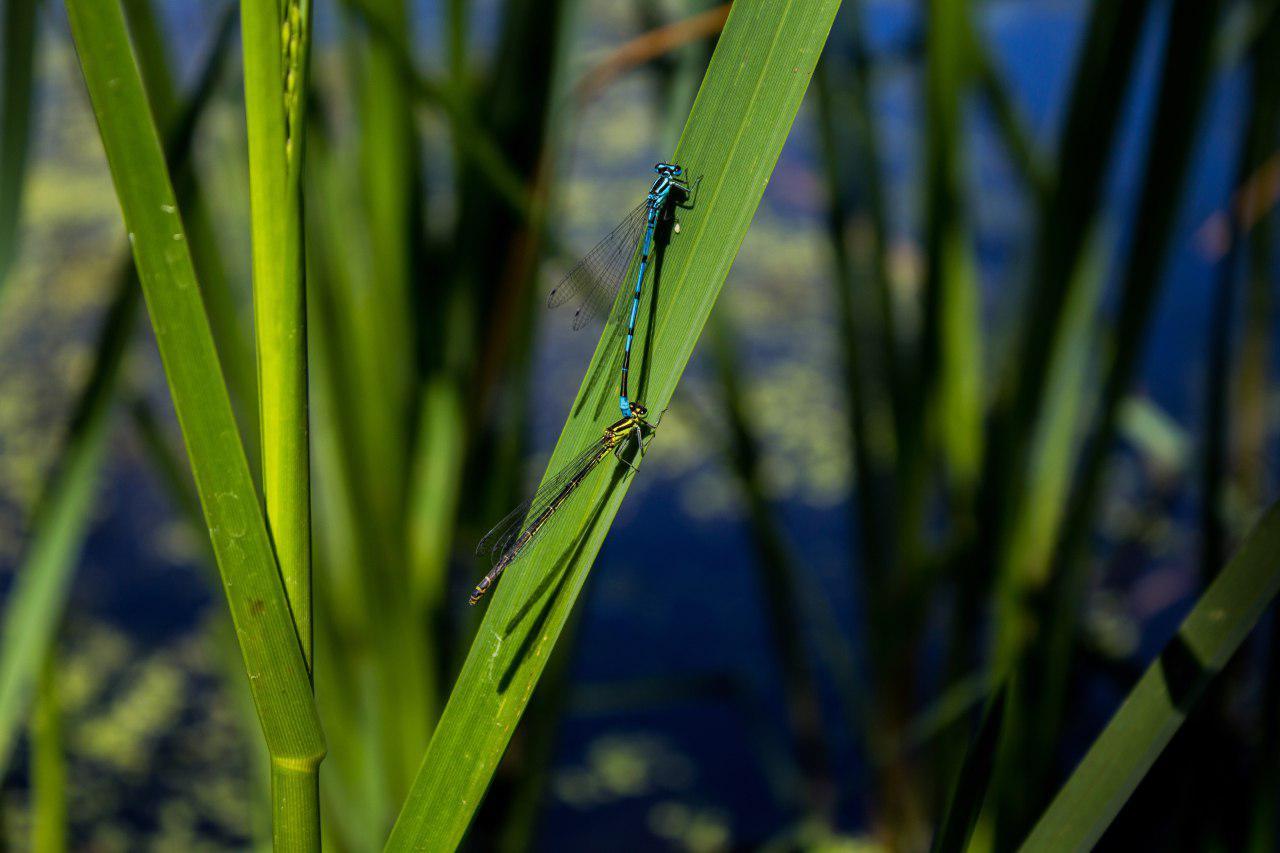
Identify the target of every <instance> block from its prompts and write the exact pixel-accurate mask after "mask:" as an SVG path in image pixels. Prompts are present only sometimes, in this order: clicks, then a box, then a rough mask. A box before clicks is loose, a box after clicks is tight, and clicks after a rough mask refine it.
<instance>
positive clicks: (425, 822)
mask: <svg viewBox="0 0 1280 853" xmlns="http://www.w3.org/2000/svg"><path fill="white" fill-rule="evenodd" d="M839 5H840V4H839V0H803V2H802V0H792V2H786V3H777V2H774V3H766V2H763V0H740V1H739V2H738V3H735V4H734V6H733V10H732V12H731V13H730V16H729V19H728V21H727V22H726V24H725V28H724V32H723V34H722V35H721V37H720V40H719V43H718V44H717V46H716V51H715V53H714V55H713V56H712V60H711V64H710V67H709V68H708V70H707V74H706V77H705V78H704V80H703V83H702V87H701V89H700V90H699V93H698V96H697V99H696V101H695V103H694V106H693V110H692V112H691V114H690V116H689V120H688V122H687V124H686V125H685V129H684V133H683V135H682V137H681V142H680V144H679V146H678V148H677V150H676V153H675V157H674V162H676V163H679V164H680V165H681V166H683V167H684V168H685V170H686V176H687V177H688V179H689V181H690V183H691V185H692V186H693V188H694V191H693V196H692V199H691V203H692V207H691V209H689V210H686V211H683V212H682V213H681V214H680V217H679V219H680V222H681V226H682V227H681V231H680V233H679V234H677V235H675V236H674V237H673V239H672V240H671V242H670V245H669V247H667V249H666V250H665V252H663V251H660V252H659V253H658V254H657V256H656V258H657V259H656V261H655V263H656V266H657V272H656V276H655V280H654V283H653V284H652V285H650V286H647V292H648V294H649V296H648V301H646V302H645V305H644V306H643V307H642V317H641V319H640V321H639V323H638V324H637V329H636V351H635V352H636V355H638V358H639V360H640V362H641V363H640V366H639V368H636V367H635V362H634V361H633V373H632V377H633V379H634V380H635V386H634V387H635V389H636V393H635V394H634V395H633V396H634V398H635V399H637V400H640V401H641V402H643V403H645V404H647V405H648V407H649V410H650V412H651V413H652V415H653V417H657V416H658V414H659V413H661V412H662V411H663V410H664V409H665V407H666V406H667V404H668V403H669V401H670V400H671V397H672V395H673V393H674V392H675V388H676V385H677V383H678V381H679V378H680V376H681V374H682V373H683V371H684V368H685V366H686V365H687V363H688V361H689V358H690V356H691V355H692V353H693V350H694V347H695V346H696V344H697V341H698V338H699V336H700V334H701V332H702V329H703V326H704V325H705V324H706V321H707V318H708V317H709V316H710V313H711V308H712V306H713V305H714V304H715V300H716V297H717V296H718V295H719V292H720V288H721V286H722V285H723V284H724V281H725V278H726V277H727V275H728V273H729V268H730V267H731V266H732V264H733V260H734V258H735V256H736V255H737V252H738V248H739V246H740V245H741V243H742V240H743V238H744V237H745V236H746V232H747V228H748V227H749V226H750V224H751V219H752V217H753V216H754V215H755V212H756V208H757V207H758V206H759V203H760V199H761V197H762V195H763V193H764V189H765V186H766V185H767V183H768V181H769V177H770V175H771V174H772V171H773V167H774V165H775V163H776V162H777V159H778V155H779V154H780V152H781V150H782V145H783V142H784V141H785V140H786V137H787V134H788V133H789V131H790V129H791V125H792V123H793V121H794V119H795V116H796V113H797V111H798V110H799V107H800V101H801V99H802V98H803V96H804V92H805V90H806V88H807V87H808V83H809V79H810V77H811V76H812V74H813V69H814V66H815V65H816V63H817V60H818V56H819V54H820V53H821V50H822V47H823V44H824V43H825V41H826V37H827V33H828V32H829V31H830V28H831V23H832V20H833V19H834V17H835V13H836V10H837V9H838V8H839ZM642 301H644V300H642ZM645 309H647V310H645ZM650 316H653V317H656V320H655V321H654V322H653V323H652V324H650V323H649V317H650ZM608 338H609V336H608V335H606V336H605V337H604V338H603V339H602V342H601V344H600V346H599V347H598V348H597V350H596V353H595V357H594V358H593V360H592V364H591V366H590V367H589V368H588V370H587V374H586V376H587V378H586V380H585V381H584V383H583V386H582V388H581V389H580V391H579V393H578V399H577V402H576V403H575V405H574V407H573V410H572V411H573V414H572V415H571V416H570V418H569V421H568V423H567V424H566V426H565V429H564V431H563V432H562V434H561V437H560V440H559V442H558V443H557V445H556V450H555V452H554V453H553V454H552V459H551V463H550V465H549V466H548V471H550V472H553V473H554V472H555V471H557V470H559V468H560V467H561V466H562V465H564V464H566V463H567V462H568V461H569V459H571V458H572V457H573V456H574V455H575V454H576V453H577V452H578V451H580V450H581V449H582V448H583V447H585V446H587V445H588V444H589V443H590V442H592V441H594V440H595V439H596V438H598V437H599V435H600V432H601V429H602V428H603V426H604V425H605V424H607V423H609V422H611V421H612V420H613V419H614V418H615V417H616V416H617V415H616V409H617V390H618V389H617V384H616V383H617V372H616V370H615V369H614V368H613V367H612V365H613V364H614V360H615V358H616V357H617V355H618V353H617V352H616V351H615V348H614V347H613V346H612V345H611V343H610V342H609V340H608ZM659 431H660V430H659ZM605 468H606V466H604V465H602V466H601V467H600V468H598V469H597V470H596V471H595V472H594V473H592V474H591V475H590V477H589V478H588V480H587V482H586V483H585V484H584V485H583V486H581V487H580V488H579V490H578V492H577V493H575V495H574V496H573V497H572V498H570V501H569V502H568V503H567V504H566V505H565V506H564V508H562V509H561V510H559V511H558V512H557V513H556V516H554V517H553V520H552V521H551V522H550V525H549V527H548V529H547V530H545V531H544V532H543V533H542V534H540V535H539V536H538V538H537V539H536V540H534V543H533V544H532V545H530V546H529V548H528V549H527V550H526V553H525V554H523V555H522V556H521V558H520V560H519V561H518V563H517V564H516V565H513V566H512V569H511V571H510V572H509V573H508V575H507V576H506V577H504V579H503V581H502V583H501V584H499V588H498V589H497V590H496V592H495V593H494V594H493V595H494V597H493V601H492V602H491V604H490V606H489V610H488V612H487V613H486V615H485V619H484V622H483V624H482V625H481V626H480V630H479V632H478V634H477V639H476V641H475V643H474V644H473V645H472V647H471V651H470V653H469V654H468V656H467V659H466V662H465V663H464V664H463V668H462V672H461V674H460V675H459V678H458V681H457V684H456V685H455V687H454V690H453V693H452V695H451V696H450V699H449V703H448V705H447V706H446V708H445V710H444V713H443V715H442V717H441V720H440V723H439V725H438V727H437V729H436V733H435V736H434V737H433V739H432V741H431V744H430V746H429V747H428V749H427V753H426V756H425V757H424V759H423V763H422V766H421V768H420V770H419V772H418V776H417V779H416V780H415V782H414V786H413V788H412V790H411V791H410V794H409V797H408V799H407V800H406V802H405V805H404V808H403V809H402V811H401V814H400V818H399V820H398V821H397V823H396V826H395V828H394V830H393V832H392V835H391V838H390V840H389V841H388V845H387V849H389V850H407V849H420V850H450V849H453V848H454V847H455V846H456V845H457V844H458V843H459V842H460V840H461V839H462V836H463V834H464V833H465V831H466V828H467V825H468V824H469V823H470V821H471V818H472V816H473V814H474V813H475V809H476V807H477V806H478V804H479V801H480V800H481V798H482V797H483V795H484V791H485V789H486V787H487V786H488V783H489V779H490V777H491V775H492V773H493V770H494V768H495V767H496V765H497V763H498V760H499V759H500V758H501V756H502V752H503V750H504V749H505V748H506V744H507V742H508V740H509V739H510V737H511V733H512V731H513V729H514V727H515V725H516V723H517V721H518V720H519V717H520V715H521V713H522V712H523V710H524V708H525V706H526V705H527V703H528V701H529V697H530V695H531V694H532V692H533V688H534V686H535V684H536V683H537V680H538V677H539V676H540V675H541V673H542V670H543V669H544V667H545V666H546V662H547V660H548V658H549V657H550V651H551V647H552V645H553V644H554V643H555V641H556V639H557V638H558V637H559V634H560V632H561V630H562V629H563V627H564V624H565V621H566V619H567V618H568V616H569V612H570V610H571V609H572V607H573V604H574V600H575V599H576V597H577V594H578V592H579V590H580V589H581V587H582V584H583V582H584V581H585V579H586V574H587V572H588V571H589V569H590V567H591V564H592V562H593V561H594V560H595V556H596V553H597V552H598V551H599V548H600V545H601V544H602V542H603V540H604V537H605V535H606V533H607V531H608V527H609V525H610V523H611V522H612V520H613V517H614V515H615V514H616V512H617V510H618V507H619V506H620V504H621V502H622V499H623V497H624V495H625V492H626V486H627V484H628V481H629V477H630V476H631V475H630V472H629V470H628V469H626V468H625V467H622V466H615V470H613V471H607V470H605ZM618 468H620V469H621V470H616V469H618Z"/></svg>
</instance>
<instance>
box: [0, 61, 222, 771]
mask: <svg viewBox="0 0 1280 853" xmlns="http://www.w3.org/2000/svg"><path fill="white" fill-rule="evenodd" d="M226 47H227V42H226V41H225V39H222V38H219V39H218V40H217V41H216V43H215V46H214V50H213V52H212V53H211V55H210V57H209V60H208V63H207V66H206V69H205V71H204V73H202V74H201V76H200V79H201V81H208V80H209V79H211V78H212V77H213V76H214V74H215V73H216V72H215V70H214V69H216V68H217V67H219V66H220V65H221V61H222V60H221V57H222V55H223V54H224V53H225V51H226ZM211 94H212V87H211V86H209V85H206V84H205V83H201V84H198V85H197V86H196V87H195V90H194V91H193V92H192V94H191V96H190V98H189V99H188V102H187V104H186V107H185V108H184V109H183V111H182V113H181V114H180V116H179V118H178V119H177V120H175V122H174V123H173V126H172V129H171V131H170V134H169V140H168V142H169V146H168V147H169V158H170V160H171V162H172V163H173V164H174V165H175V168H178V169H181V168H183V165H184V164H185V163H186V161H187V159H188V157H189V155H190V152H191V142H192V137H193V134H194V130H195V126H196V122H197V119H198V117H199V116H200V115H201V114H202V113H203V112H204V108H205V107H206V106H207V105H208V103H209V99H210V95H211ZM138 296H139V290H138V281H137V277H136V276H135V274H134V269H133V259H132V258H128V259H127V260H126V261H125V263H124V266H123V268H122V269H121V270H120V272H119V274H118V276H117V284H116V292H115V294H114V296H113V297H112V299H111V303H110V305H109V306H108V308H107V310H106V312H105V315H104V318H103V322H102V327H101V330H100V331H99V334H98V342H97V346H96V348H95V353H94V358H93V369H92V372H91V374H90V376H89V378H88V379H87V381H86V382H85V385H84V388H83V389H82V390H81V392H80V398H79V400H77V402H76V404H75V408H74V409H73V411H72V417H71V420H70V424H69V426H68V432H67V438H66V440H65V444H64V446H63V449H62V452H61V454H60V458H59V462H58V468H57V470H56V471H55V472H54V474H53V476H52V477H51V478H50V480H49V482H48V485H47V486H46V489H45V492H44V493H43V494H42V495H41V497H40V500H39V502H38V504H37V505H36V508H35V511H34V512H33V514H32V515H33V519H32V526H31V532H30V535H29V541H28V544H27V546H26V555H25V556H24V559H23V563H22V565H21V566H19V568H18V571H17V578H18V580H17V581H16V582H15V585H14V588H13V591H12V594H11V595H10V596H9V599H8V601H7V603H6V607H5V614H4V627H3V629H2V630H3V632H4V633H3V637H4V643H3V646H0V773H2V772H3V770H4V768H5V767H6V766H7V765H8V761H9V757H10V749H11V747H12V744H13V737H14V733H15V731H16V728H17V725H18V723H19V721H20V720H21V718H22V716H23V714H25V712H26V705H27V701H28V698H29V696H30V693H31V685H32V684H33V683H34V680H35V677H36V673H35V667H36V665H37V664H38V663H39V661H40V660H42V659H43V658H44V656H45V654H46V653H47V649H48V647H49V646H50V644H51V641H52V638H53V635H54V626H56V625H57V624H58V623H59V621H60V619H61V614H62V611H63V609H64V608H65V606H66V598H67V592H68V589H69V585H70V580H71V575H72V572H73V570H74V569H75V561H76V557H77V556H78V554H79V550H80V543H81V541H82V540H83V538H84V535H85V529H86V527H87V524H88V515H89V510H90V501H91V499H92V496H93V491H94V486H95V483H96V480H97V476H98V470H99V469H100V468H101V463H102V448H103V446H104V445H105V443H106V440H107V436H108V434H109V432H110V430H109V428H108V426H109V425H108V421H109V418H108V415H109V411H110V408H111V404H112V401H113V399H114V397H115V391H116V387H117V386H118V384H119V376H120V372H121V366H122V364H123V362H124V360H125V356H126V353H127V349H128V342H129V336H130V331H131V329H132V328H133V317H134V313H135V311H136V309H137V304H138Z"/></svg>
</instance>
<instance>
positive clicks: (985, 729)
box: [932, 687, 1005, 853]
mask: <svg viewBox="0 0 1280 853" xmlns="http://www.w3.org/2000/svg"><path fill="white" fill-rule="evenodd" d="M1004 705H1005V689H1004V687H1001V688H1000V689H999V690H998V691H997V692H996V694H995V695H994V696H992V697H991V702H990V703H989V704H988V705H987V709H986V710H985V711H984V712H983V714H982V722H981V723H980V724H979V725H978V731H977V732H976V733H975V734H974V737H973V740H972V741H971V742H970V744H969V748H968V750H967V751H966V753H965V757H964V764H962V765H961V766H960V773H959V774H958V775H957V776H956V781H955V784H954V785H953V786H952V788H951V799H950V801H949V802H948V803H947V807H946V810H945V812H944V814H943V818H942V825H941V826H939V827H938V832H937V834H936V835H935V836H934V839H933V847H932V850H933V853H962V851H964V850H965V849H966V848H967V847H968V846H969V838H970V837H971V836H972V835H973V829H974V827H975V826H977V824H978V815H980V814H981V813H982V802H983V800H985V799H986V796H987V786H988V785H989V784H990V783H991V771H992V769H993V766H994V765H995V758H996V747H997V745H998V744H999V742H1000V729H1001V726H1002V725H1003V723H1004Z"/></svg>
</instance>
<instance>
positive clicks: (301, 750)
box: [67, 0, 325, 819]
mask: <svg viewBox="0 0 1280 853" xmlns="http://www.w3.org/2000/svg"><path fill="white" fill-rule="evenodd" d="M67 12H68V18H69V20H70V23H71V32H72V36H73V38H74V40H75V44H76V50H77V52H78V54H79V57H80V65H81V69H82V71H83V73H84V79H85V83H86V84H87V86H88V89H89V96H90V100H91V101H92V104H93V109H94V114H95V115H96V117H97V120H98V127H99V131H100V134H101V137H102V142H103V148H104V149H105V151H106V155H107V162H108V165H109V166H110V169H111V175H112V179H113V181H114V183H115V187H116V195H117V197H118V199H119V201H120V206H121V209H122V212H123V214H124V221H125V227H126V229H127V230H128V232H129V236H130V242H131V244H132V246H133V252H134V260H135V261H136V264H137V269H138V277H139V279H140V281H141V283H142V291H143V295H144V297H145V298H146V302H147V309H148V312H149V314H150V316H151V321H152V327H153V329H154V331H155V337H156V343H157V345H158V347H159V350H160V357H161V361H162V362H163V364H164V368H165V375H166V378H167V379H168V383H169V390H170V394H171V396H172V398H173V403H174V409H175V410H176V412H177V415H178V423H179V425H180V427H181V429H182V434H183V438H184V440H185V442H186V446H187V454H188V456H189V457H190V460H191V467H192V472H193V473H194V475H195V482H196V489H197V492H198V493H199V495H200V503H201V507H202V509H203V511H204V517H205V524H206V526H207V527H208V530H209V536H210V539H211V541H212V544H213V550H214V554H215V556H216V558H217V562H218V570H219V572H220V574H221V576H222V581H223V588H224V591H225V593H226V596H227V603H228V606H229V608H230V611H231V616H232V620H233V622H234V624H235V628H236V636H237V639H238V640H239V642H240V650H241V654H242V656H243V658H244V664H245V670H246V673H247V674H248V677H249V684H250V688H251V690H252V692H253V698H254V704H255V706H256V707H257V710H258V718H259V721H260V722H261V723H262V729H263V736H264V738H265V740H266V744H267V749H268V751H269V752H270V754H271V758H272V763H273V765H280V766H283V767H284V768H286V769H288V770H294V769H299V768H303V767H307V768H312V769H313V770H314V768H316V767H318V765H319V763H320V760H321V759H322V758H323V757H324V751H325V746H324V735H323V734H322V732H321V729H320V720H319V717H318V715H317V713H316V707H315V702H314V699H313V697H312V695H311V684H310V678H309V672H308V668H307V662H306V659H305V657H304V656H303V653H302V648H301V646H300V644H299V641H298V633H297V630H296V629H295V627H294V623H293V619H292V616H291V614H290V611H289V603H288V600H287V598H286V595H285V591H284V586H283V583H282V582H281V579H280V572H279V569H278V567H277V565H276V561H275V555H274V553H273V551H272V548H271V542H270V539H269V537H268V534H267V527H266V520H265V518H264V517H263V514H262V510H261V507H260V505H259V503H258V498H257V495H256V494H255V492H254V489H253V483H252V480H251V479H250V476H249V465H248V462H247V460H246V459H245V455H244V448H243V446H242V445H241V443H240V440H239V437H238V434H237V432H236V425H235V416H234V415H233V413H232V410H231V401H230V398H229V397H228V395H227V389H226V385H225V383H224V382H223V378H222V371H221V368H220V367H219V365H218V358H217V353H216V351H215V350H214V346H213V338H212V334H211V333H210V330H209V321H208V318H207V316H206V315H205V313H204V306H203V303H202V301H201V297H200V290H199V285H198V283H197V281H196V276H195V271H194V268H193V267H192V263H191V255H190V252H189V251H188V248H187V244H186V239H185V235H184V233H183V231H182V223H181V220H180V218H179V216H178V210H177V203H176V199H175V198H174V194H173V188H172V185H171V184H170V181H169V175H168V171H167V169H166V167H165V162H164V155H163V152H162V151H161V147H160V140H159V135H158V134H157V132H156V128H155V125H154V123H153V122H152V119H151V114H150V112H149V109H148V105H147V100H146V95H145V93H144V91H143V87H142V79H141V76H140V74H139V72H138V67H137V64H136V63H135V61H134V57H133V54H132V50H131V46H130V41H129V35H128V32H127V30H126V27H125V22H124V16H123V14H122V13H121V9H120V6H119V4H118V3H117V2H104V0H69V2H68V3H67ZM291 805H292V806H293V807H297V808H305V807H306V804H305V803H293V804H291ZM317 819H318V816H317Z"/></svg>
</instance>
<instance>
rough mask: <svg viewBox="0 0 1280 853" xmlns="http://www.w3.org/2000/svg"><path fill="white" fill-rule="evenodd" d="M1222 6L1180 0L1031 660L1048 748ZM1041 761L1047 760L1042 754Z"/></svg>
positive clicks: (1205, 88)
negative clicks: (1098, 510) (1096, 390)
mask: <svg viewBox="0 0 1280 853" xmlns="http://www.w3.org/2000/svg"><path fill="white" fill-rule="evenodd" d="M1221 7H1222V3H1221V2H1210V0H1177V2H1175V3H1174V5H1173V7H1172V11H1171V19H1170V27H1169V36H1168V41H1167V43H1166V45H1165V54H1164V71H1163V75H1164V76H1163V79H1162V81H1161V84H1160V93H1159V102H1158V106H1157V110H1156V116H1155V120H1154V123H1153V125H1152V128H1151V136H1150V144H1149V146H1148V161H1147V166H1146V172H1145V174H1144V175H1143V187H1142V195H1141V201H1140V205H1139V208H1138V211H1137V214H1136V219H1135V222H1136V223H1137V226H1136V230H1135V232H1134V235H1133V242H1132V246H1131V248H1130V254H1129V258H1128V264H1127V266H1126V269H1125V272H1124V274H1123V279H1122V280H1123V282H1124V287H1123V291H1122V293H1121V298H1120V305H1119V309H1118V313H1117V317H1116V321H1115V325H1114V327H1113V328H1112V329H1111V330H1110V345H1111V350H1112V351H1111V354H1110V357H1109V358H1108V359H1106V363H1105V365H1104V371H1105V376H1104V379H1103V384H1102V391H1101V394H1100V398H1101V399H1100V402H1099V404H1098V415H1097V421H1096V425H1095V427H1094V429H1093V430H1092V434H1091V435H1090V436H1089V440H1088V442H1087V443H1086V445H1085V450H1084V453H1083V456H1082V458H1081V461H1080V464H1079V469H1078V472H1077V474H1076V481H1075V483H1074V485H1073V488H1072V491H1071V494H1070V497H1069V499H1068V503H1067V508H1066V510H1065V515H1064V518H1063V522H1062V527H1061V530H1060V531H1059V533H1058V537H1057V547H1056V548H1055V549H1054V552H1053V564H1052V567H1051V570H1050V584H1051V587H1050V590H1049V594H1048V595H1047V596H1046V597H1045V599H1044V602H1045V603H1048V602H1052V603H1053V606H1052V607H1051V608H1050V609H1049V612H1048V613H1047V614H1045V621H1044V628H1043V634H1042V640H1043V642H1042V645H1041V647H1040V648H1039V649H1038V652H1039V654H1040V655H1042V656H1041V657H1040V658H1039V660H1036V661H1032V662H1030V663H1029V667H1030V668H1031V669H1032V670H1034V671H1035V673H1036V680H1037V683H1038V684H1039V685H1040V686H1041V688H1042V689H1038V690H1036V691H1034V693H1035V696H1036V700H1035V701H1036V702H1037V703H1038V705H1039V711H1038V712H1035V713H1033V716H1032V717H1031V719H1033V720H1034V721H1035V722H1034V725H1033V728H1034V727H1042V728H1040V735H1041V739H1040V743H1041V747H1043V746H1044V745H1045V744H1049V743H1054V742H1056V741H1057V732H1056V726H1057V722H1058V720H1059V719H1060V717H1061V713H1062V711H1063V705H1062V699H1063V696H1064V695H1065V690H1066V680H1067V675H1068V670H1069V667H1070V659H1071V651H1072V643H1073V639H1074V635H1075V626H1076V620H1077V619H1078V618H1079V615H1080V611H1081V606H1080V604H1081V601H1082V598H1083V590H1084V585H1085V582H1086V580H1087V578H1088V572H1087V569H1088V561H1087V560H1085V559H1083V556H1084V555H1083V551H1084V549H1085V547H1086V543H1087V541H1088V532H1089V529H1090V527H1091V522H1092V519H1093V518H1094V514H1095V504H1096V502H1097V498H1098V495H1099V492H1100V490H1101V487H1102V485H1103V479H1104V474H1105V469H1106V461H1107V459H1108V458H1110V452H1111V448H1112V440H1113V438H1114V436H1115V432H1116V427H1117V424H1118V422H1119V417H1120V413H1121V403H1122V402H1123V400H1124V397H1125V395H1126V393H1127V392H1128V390H1129V387H1130V384H1131V382H1132V380H1133V375H1134V373H1135V371H1136V370H1137V367H1138V362H1139V358H1140V356H1141V355H1142V351H1143V349H1142V345H1143V342H1144V341H1145V338H1146V330H1147V327H1148V325H1149V323H1150V320H1151V317H1152V315H1153V313H1154V312H1153V310H1152V309H1153V307H1154V306H1155V304H1156V299H1157V297H1158V295H1159V293H1160V291H1161V285H1162V284H1163V282H1164V277H1163V276H1162V272H1163V270H1164V267H1165V262H1166V255H1167V252H1168V248H1169V239H1170V236H1171V234H1172V229H1173V225H1174V222H1175V219H1176V215H1177V212H1178V210H1179V209H1180V207H1181V205H1180V202H1181V198H1182V191H1183V183H1184V180H1185V178H1186V176H1187V172H1188V166H1189V161H1190V158H1191V154H1192V152H1193V150H1194V143H1195V141H1196V138H1197V124H1198V118H1199V116H1200V111H1201V106H1202V105H1203V104H1204V101H1205V96H1206V94H1207V91H1208V86H1209V81H1210V77H1209V74H1210V72H1211V70H1212V65H1211V62H1210V59H1211V53H1210V48H1211V47H1212V45H1213V36H1214V33H1215V31H1216V24H1217V20H1218V13H1219V10H1220V9H1221ZM1035 752H1036V754H1039V755H1044V753H1043V751H1042V749H1041V748H1040V747H1037V748H1036V750H1035Z"/></svg>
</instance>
